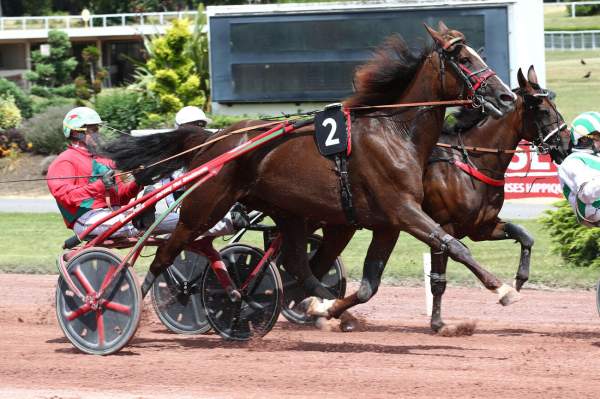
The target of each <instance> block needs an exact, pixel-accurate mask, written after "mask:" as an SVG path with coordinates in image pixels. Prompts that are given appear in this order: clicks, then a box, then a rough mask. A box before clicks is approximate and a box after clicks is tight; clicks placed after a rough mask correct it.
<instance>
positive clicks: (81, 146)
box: [46, 107, 245, 238]
mask: <svg viewBox="0 0 600 399" xmlns="http://www.w3.org/2000/svg"><path fill="white" fill-rule="evenodd" d="M102 123H103V122H102V120H101V119H100V116H99V115H98V113H97V112H96V111H94V110H93V109H91V108H88V107H77V108H74V109H72V110H71V111H69V112H68V113H67V115H66V116H65V118H64V120H63V133H64V135H65V138H66V139H67V140H68V141H69V143H68V146H67V149H66V150H65V151H63V152H62V153H61V154H60V155H59V156H58V157H57V158H56V159H55V160H54V161H53V162H52V164H51V165H50V167H49V168H48V174H47V176H46V178H47V183H48V188H49V190H50V193H51V194H52V196H53V197H54V199H55V200H56V203H57V205H58V209H59V210H60V212H61V214H62V216H63V218H64V222H65V224H66V226H67V227H68V228H70V229H73V230H74V232H75V233H76V234H77V235H78V236H79V237H81V234H82V233H83V232H84V231H85V230H86V229H87V228H88V227H90V226H92V225H93V224H94V223H95V222H97V221H98V220H100V219H101V218H103V217H105V216H106V215H108V214H110V213H112V212H113V211H114V210H116V209H118V208H119V207H120V206H122V205H125V204H127V203H128V202H129V201H130V200H131V199H132V198H134V197H135V196H136V195H137V194H138V192H139V191H140V187H139V186H138V185H137V184H136V182H135V181H131V182H125V181H123V180H122V179H121V177H120V176H116V175H115V171H114V170H113V168H114V164H113V162H112V161H111V160H109V159H107V158H103V157H101V156H99V155H98V151H99V147H100V135H99V132H98V129H99V126H100V125H101V124H102ZM126 217H127V215H126V214H125V213H122V214H120V215H118V216H115V217H114V218H112V219H109V220H107V221H106V222H104V223H102V224H101V225H99V226H98V227H96V228H95V229H94V230H93V231H92V232H91V233H90V235H99V234H101V233H103V232H104V231H106V230H108V229H109V228H110V227H111V226H113V225H114V224H116V223H117V222H119V221H121V220H123V219H124V218H126ZM236 219H237V218H236ZM178 220H179V214H178V213H176V212H173V213H170V214H168V215H167V217H166V218H165V219H164V220H163V221H162V222H161V223H160V224H159V225H158V227H157V229H156V232H157V233H168V232H172V231H173V230H174V229H175V226H176V225H177V222H178ZM244 221H245V220H244ZM237 227H238V226H234V223H233V220H232V217H231V216H230V215H227V216H226V217H225V218H224V219H223V220H221V221H220V222H219V223H217V225H215V226H214V227H213V228H211V229H210V230H209V231H207V232H206V235H210V236H221V235H227V234H233V233H235V231H236V228H237ZM242 227H245V226H242ZM138 234H139V231H138V229H137V228H136V227H134V225H133V224H132V223H131V222H130V223H127V224H125V225H124V226H123V227H121V228H120V229H119V230H117V231H116V232H115V233H114V234H113V235H112V236H113V237H134V236H137V235H138ZM81 238H83V237H81Z"/></svg>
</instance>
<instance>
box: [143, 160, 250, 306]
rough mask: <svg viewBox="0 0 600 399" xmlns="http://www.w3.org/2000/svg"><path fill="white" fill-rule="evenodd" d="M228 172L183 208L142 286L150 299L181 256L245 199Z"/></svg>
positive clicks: (201, 189) (202, 190) (214, 180)
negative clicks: (152, 290)
mask: <svg viewBox="0 0 600 399" xmlns="http://www.w3.org/2000/svg"><path fill="white" fill-rule="evenodd" d="M229 171H230V170H228V169H226V168H224V169H222V170H221V172H220V173H219V175H217V176H216V177H214V178H213V179H212V180H210V181H208V182H206V183H205V184H204V185H203V186H202V187H201V188H199V189H197V190H196V191H195V192H193V193H191V194H190V196H189V197H187V198H186V199H185V200H184V201H183V204H182V206H181V211H180V217H179V222H178V223H177V227H175V230H174V231H173V233H172V234H171V237H170V238H169V239H168V240H167V242H166V243H165V244H164V245H162V246H160V247H159V248H158V250H157V251H156V256H155V257H154V260H152V263H151V264H150V270H149V271H148V273H147V274H146V277H145V279H144V282H143V283H142V295H143V296H146V294H147V293H148V291H149V290H150V288H151V287H152V284H153V283H154V281H155V280H156V278H157V277H158V276H159V275H160V274H161V273H162V272H163V271H165V270H166V269H167V267H169V266H170V265H172V264H173V261H174V260H175V258H176V257H177V255H179V253H180V252H181V251H182V250H183V249H184V248H185V247H186V246H187V245H188V244H190V243H191V242H192V241H194V240H195V239H196V238H197V237H198V236H200V235H202V234H203V233H204V232H205V231H207V230H208V229H210V228H211V227H212V226H214V225H215V224H216V223H217V222H218V221H220V220H221V219H222V218H223V217H224V216H225V215H226V214H227V212H228V211H229V209H230V208H231V206H233V204H234V203H235V202H236V200H237V199H238V198H239V197H240V196H241V195H240V193H239V192H237V191H236V190H234V189H232V188H231V180H232V179H233V174H232V173H228V172H229Z"/></svg>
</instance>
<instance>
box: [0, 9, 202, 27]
mask: <svg viewBox="0 0 600 399" xmlns="http://www.w3.org/2000/svg"><path fill="white" fill-rule="evenodd" d="M197 13H198V11H171V12H148V13H126V14H97V15H90V16H89V21H87V23H86V21H84V19H83V17H82V16H81V15H61V16H45V17H2V18H0V31H4V30H29V29H73V28H85V27H88V26H89V27H93V28H107V27H124V26H144V25H154V26H156V25H167V24H169V23H170V22H171V21H172V20H174V19H181V18H184V17H190V18H194V17H195V16H196V14H197Z"/></svg>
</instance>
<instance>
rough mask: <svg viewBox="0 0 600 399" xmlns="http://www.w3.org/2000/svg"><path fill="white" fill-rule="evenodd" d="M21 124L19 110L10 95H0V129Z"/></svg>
mask: <svg viewBox="0 0 600 399" xmlns="http://www.w3.org/2000/svg"><path fill="white" fill-rule="evenodd" d="M20 124H21V111H20V110H19V107H17V105H16V104H15V99H14V98H12V97H11V96H8V97H0V130H6V129H12V128H14V127H17V126H19V125H20Z"/></svg>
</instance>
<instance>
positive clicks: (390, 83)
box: [344, 35, 431, 107]
mask: <svg viewBox="0 0 600 399" xmlns="http://www.w3.org/2000/svg"><path fill="white" fill-rule="evenodd" d="M430 52H431V48H427V47H426V48H424V49H422V50H421V51H420V52H415V51H413V50H411V49H409V48H408V45H407V44H406V41H405V40H404V39H403V38H402V36H400V35H393V36H390V37H389V38H387V39H386V40H385V42H384V43H383V44H382V45H381V46H379V47H378V48H377V49H376V50H375V51H374V54H373V58H372V59H371V60H370V61H368V62H367V63H366V64H363V65H361V66H359V67H358V68H357V70H356V72H355V73H354V86H355V90H356V92H355V94H354V95H352V96H351V97H349V98H347V99H346V100H345V101H344V105H345V106H346V107H355V106H360V105H380V104H390V103H393V102H394V101H395V100H397V99H398V94H399V93H401V92H402V91H404V90H405V89H406V88H407V87H408V85H409V84H410V82H412V80H413V78H414V76H415V73H416V72H417V69H418V68H419V66H420V65H421V63H422V62H423V60H424V59H425V57H426V56H427V54H429V53H430Z"/></svg>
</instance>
